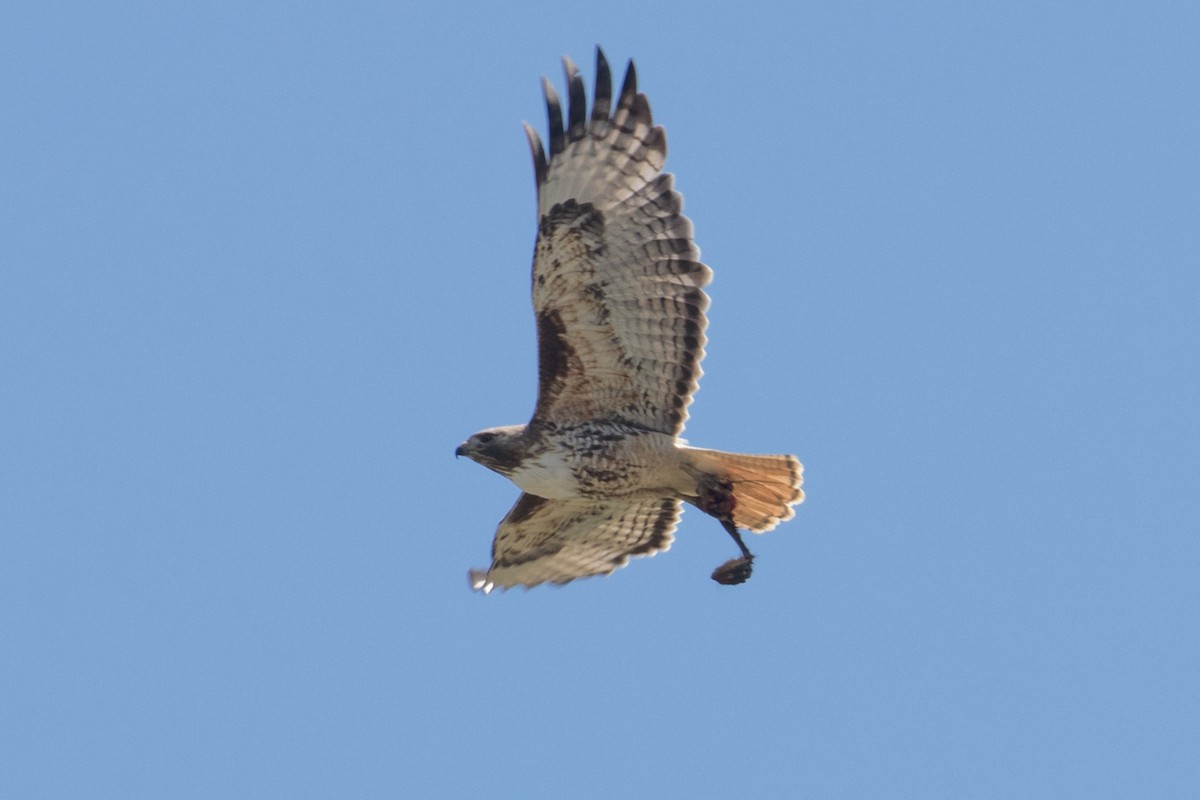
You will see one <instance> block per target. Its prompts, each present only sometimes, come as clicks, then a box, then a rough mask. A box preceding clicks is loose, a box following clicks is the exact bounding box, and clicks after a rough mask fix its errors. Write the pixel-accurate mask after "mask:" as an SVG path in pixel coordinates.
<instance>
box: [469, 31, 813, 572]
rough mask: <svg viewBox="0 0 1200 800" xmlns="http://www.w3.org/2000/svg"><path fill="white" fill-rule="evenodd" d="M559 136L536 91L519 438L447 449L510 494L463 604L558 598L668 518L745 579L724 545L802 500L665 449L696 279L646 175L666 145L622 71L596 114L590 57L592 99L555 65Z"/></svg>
mask: <svg viewBox="0 0 1200 800" xmlns="http://www.w3.org/2000/svg"><path fill="white" fill-rule="evenodd" d="M563 67H564V69H565V71H566V76H567V89H568V98H569V102H568V105H567V119H566V120H565V126H564V120H563V114H562V107H561V106H560V105H559V101H558V96H557V94H556V93H555V91H554V87H553V86H552V85H551V84H550V82H549V81H548V80H546V79H545V78H543V79H542V84H543V89H544V91H545V94H546V107H547V110H548V113H549V118H550V151H549V157H548V158H547V154H546V152H545V151H544V150H543V149H542V142H541V140H540V139H539V138H538V135H537V133H536V132H535V131H534V130H533V128H532V127H530V126H529V125H528V124H527V125H526V126H525V132H526V134H527V135H528V136H529V147H530V150H531V151H532V153H533V167H534V172H535V176H536V178H537V195H538V234H537V244H536V247H535V250H534V256H533V310H534V315H535V317H536V320H537V337H538V396H537V403H536V406H535V408H534V411H533V418H532V419H530V421H529V423H528V424H527V425H509V426H505V427H500V428H489V429H487V430H483V431H480V432H479V433H476V434H475V435H473V436H472V437H471V438H470V439H468V440H467V441H465V442H464V443H463V444H461V445H460V446H459V447H458V450H457V451H456V455H463V456H467V457H468V458H470V459H472V460H473V461H477V462H479V463H480V464H482V465H483V466H485V467H487V468H489V469H492V470H495V471H496V472H499V473H500V474H501V475H504V476H506V477H508V478H510V479H511V480H512V481H513V483H515V484H517V486H519V487H521V489H522V490H523V492H524V493H523V494H522V495H521V496H520V497H519V498H518V499H517V503H516V505H514V506H513V507H512V510H511V511H509V512H508V515H507V516H506V517H505V518H504V519H503V520H502V521H501V522H500V527H499V528H498V529H497V530H496V538H495V541H494V542H493V543H492V565H491V567H490V568H488V569H487V570H486V571H485V570H471V572H470V580H471V585H472V587H473V588H475V589H477V590H480V591H483V592H485V593H486V592H490V591H491V590H492V589H493V588H495V587H497V586H499V587H501V588H505V589H507V588H509V587H511V586H517V585H521V586H526V587H530V586H535V585H537V584H539V583H542V582H544V581H550V582H552V583H566V582H568V581H570V580H573V579H575V578H582V577H585V576H588V575H600V574H607V573H610V572H612V571H613V570H615V569H616V568H617V567H621V566H624V565H625V563H626V562H627V561H628V560H629V558H630V557H631V556H644V555H653V554H654V553H657V552H658V551H660V550H666V549H667V548H668V547H670V546H671V541H672V539H673V536H674V531H675V526H676V525H677V524H678V522H679V515H680V513H681V511H682V506H681V503H682V502H687V503H691V504H692V505H694V506H696V507H697V508H699V509H700V510H701V511H704V512H705V513H706V514H709V515H711V516H713V517H715V518H716V519H717V520H719V521H720V523H721V525H722V526H723V527H724V528H725V530H726V531H727V532H728V533H729V535H730V536H732V537H733V540H734V541H735V542H736V543H737V546H738V547H739V548H740V549H741V552H742V555H741V557H740V558H735V559H733V560H731V561H728V562H726V563H725V564H723V565H722V566H720V567H718V568H717V570H716V571H715V572H714V573H713V576H712V577H713V579H714V580H716V581H718V582H720V583H725V584H736V583H742V582H744V581H745V580H746V579H747V578H749V577H750V571H751V566H752V561H753V558H754V556H753V555H752V554H751V553H750V550H749V549H748V548H747V547H746V545H745V543H744V542H743V541H742V537H741V535H740V533H739V531H738V528H744V529H746V530H749V531H753V532H756V533H757V532H762V531H766V530H770V529H771V528H773V527H775V525H776V524H778V523H779V522H780V521H781V520H785V519H790V518H791V517H792V515H793V511H792V506H793V505H794V504H796V503H799V502H801V501H802V500H803V499H804V492H802V491H801V489H800V485H801V482H802V474H803V467H802V466H801V465H800V462H799V461H797V460H796V458H795V457H794V456H789V455H770V456H763V455H735V454H733V453H724V452H720V451H717V450H702V449H699V448H695V447H688V446H687V445H686V444H685V443H684V441H683V440H682V439H680V438H679V434H680V433H681V432H682V431H683V425H684V422H685V421H686V420H687V416H688V412H687V407H688V405H689V404H690V403H691V401H692V394H693V393H694V392H695V391H696V385H697V379H698V378H699V377H700V374H701V371H700V360H701V359H702V358H703V357H704V344H705V336H704V329H705V326H706V324H707V320H706V318H705V314H704V312H705V310H706V309H707V308H708V295H706V294H705V293H704V289H703V287H704V286H706V285H707V284H708V283H709V281H710V280H711V279H712V271H711V270H710V269H709V268H708V267H707V266H706V265H704V264H702V263H701V262H700V250H699V249H698V248H697V247H696V245H695V243H694V242H693V241H692V223H691V221H690V220H689V219H688V218H687V217H685V216H684V215H683V213H682V211H683V198H682V197H680V195H679V194H678V193H677V192H675V191H674V189H673V188H672V187H673V178H672V176H671V175H670V174H669V173H666V172H663V171H662V167H663V162H664V161H665V159H666V153H667V142H666V137H665V136H664V134H663V129H662V128H661V127H659V126H657V125H655V124H654V123H653V121H652V120H651V117H650V104H649V103H648V102H647V100H646V96H645V95H644V94H640V93H639V92H638V90H637V76H636V73H635V71H634V67H633V62H632V61H630V62H629V66H628V68H627V70H626V72H625V81H624V84H623V86H622V87H621V93H620V95H619V96H618V98H617V103H616V108H613V107H612V77H611V75H610V73H609V69H608V62H607V61H606V60H605V58H604V53H603V52H602V51H601V50H600V49H599V48H597V50H596V96H595V100H594V102H593V104H592V109H591V113H590V114H589V113H588V111H587V100H586V98H585V94H584V87H583V79H582V78H581V77H580V75H579V70H578V69H577V68H576V66H575V64H573V63H572V62H571V60H570V59H568V58H565V57H564V58H563Z"/></svg>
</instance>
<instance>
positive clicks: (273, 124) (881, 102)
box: [0, 1, 1200, 798]
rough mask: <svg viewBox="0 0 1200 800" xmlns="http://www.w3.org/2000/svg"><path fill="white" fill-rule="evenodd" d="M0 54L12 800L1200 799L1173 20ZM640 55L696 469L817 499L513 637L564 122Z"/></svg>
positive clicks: (288, 27)
mask: <svg viewBox="0 0 1200 800" xmlns="http://www.w3.org/2000/svg"><path fill="white" fill-rule="evenodd" d="M1151 5H1152V6H1153V7H1150V6H1148V5H1147V4H1143V3H1126V4H1114V3H1087V4H1084V3H1077V4H1072V3H1059V4H1044V3H1012V2H1006V3H994V4H954V3H932V4H900V5H896V4H874V3H837V4H821V5H814V4H806V3H799V4H789V5H786V6H785V5H783V4H780V5H778V6H773V5H765V4H764V5H748V4H734V5H732V6H729V7H725V8H718V9H702V8H700V7H698V6H695V5H694V4H683V3H678V2H673V1H668V2H663V3H655V4H649V5H647V4H643V3H634V2H614V3H609V4H583V5H581V6H579V7H578V8H572V7H569V6H563V5H562V4H537V3H529V2H519V3H511V4H502V3H495V4H479V5H470V4H465V5H464V4H454V3H445V4H440V5H437V4H435V5H431V6H430V7H422V8H420V9H417V8H415V7H413V6H412V5H411V4H409V5H405V4H388V3H348V4H329V5H326V6H315V5H309V4H303V3H301V4H286V3H259V2H240V3H215V4H191V5H185V4H161V3H123V4H121V3H118V4H101V3H94V4H84V3H76V4H71V3H38V4H32V3H31V4H24V5H23V6H14V5H10V6H8V7H6V10H4V11H3V12H0V103H2V105H3V112H0V132H2V135H0V140H2V141H3V143H4V146H3V148H0V219H2V220H3V224H2V226H0V272H2V276H3V283H2V286H3V289H2V291H0V375H2V376H3V378H2V380H0V408H2V409H3V411H2V413H0V637H2V645H0V715H2V723H3V724H0V761H2V762H3V763H4V764H5V766H4V768H3V769H2V770H0V796H4V797H23V798H40V797H45V798H59V797H127V798H142V797H145V798H160V797H174V798H189V797H195V798H211V797H247V798H251V797H252V798H268V797H280V798H297V797H356V798H376V797H378V798H383V797H463V796H467V795H468V794H470V795H481V796H495V797H523V798H543V797H563V796H571V797H579V798H590V797H597V798H599V797H617V796H645V797H663V798H676V797H678V798H694V797H712V796H745V797H803V796H807V797H844V798H866V797H872V798H874V797H947V798H951V797H954V798H960V797H972V798H982V797H1054V798H1065V797H1088V798H1094V797H1133V796H1138V797H1183V796H1194V795H1196V794H1198V793H1200V766H1197V764H1198V761H1197V759H1196V753H1197V752H1198V750H1200V722H1197V720H1198V719H1200V690H1198V688H1197V687H1198V686H1200V683H1198V682H1197V679H1196V676H1197V675H1198V674H1200V635H1198V634H1197V630H1198V625H1197V616H1198V612H1200V591H1198V590H1197V588H1196V587H1197V576H1198V575H1200V542H1198V539H1197V536H1196V532H1197V522H1198V520H1200V492H1198V491H1197V490H1196V483H1197V479H1198V478H1200V456H1198V455H1197V453H1198V450H1200V421H1198V420H1200V415H1198V414H1197V412H1196V409H1197V407H1200V376H1198V369H1197V367H1198V362H1197V352H1198V346H1200V323H1198V322H1197V317H1198V305H1200V302H1198V301H1200V275H1198V273H1200V270H1198V267H1200V263H1198V262H1200V259H1198V257H1197V255H1198V253H1200V246H1198V245H1200V241H1198V240H1200V235H1198V232H1197V230H1198V226H1197V221H1198V219H1200V159H1198V158H1197V150H1196V143H1197V141H1200V100H1198V98H1200V86H1198V85H1197V84H1198V83H1200V81H1198V79H1197V75H1198V72H1197V69H1196V57H1195V43H1196V41H1197V39H1198V37H1200V24H1198V23H1200V14H1198V13H1197V11H1196V9H1195V6H1194V5H1192V4H1185V3H1178V4H1174V3H1159V4H1151ZM597 43H600V44H602V45H603V46H604V47H605V49H606V51H607V53H608V56H609V58H610V60H611V61H612V62H613V63H614V65H616V64H622V63H623V62H624V61H625V59H627V58H629V57H634V58H635V59H636V60H637V63H638V68H639V73H640V77H641V86H642V88H643V89H644V90H645V91H646V92H647V93H648V94H649V97H650V100H651V105H652V107H653V109H654V112H655V117H656V119H657V120H658V121H659V122H660V123H662V124H664V125H665V126H666V129H667V134H668V141H669V144H670V155H669V157H668V162H667V163H668V168H669V169H671V170H672V171H673V172H675V173H676V176H677V179H678V184H677V185H678V187H679V188H680V190H681V191H682V192H683V194H684V197H685V199H686V203H687V206H686V208H687V212H688V214H689V215H690V216H691V218H692V219H693V221H694V223H695V225H696V232H697V241H698V243H699V244H700V246H701V248H702V249H703V252H704V257H705V260H706V262H707V263H709V264H710V265H711V266H712V268H713V269H714V271H715V275H716V279H715V282H714V284H713V285H712V287H711V292H710V293H711V296H712V300H713V306H712V311H711V315H710V321H711V324H710V328H709V334H710V336H711V342H710V346H709V349H708V353H709V355H708V358H707V360H706V361H705V365H704V366H705V372H706V375H705V379H704V381H703V383H702V387H701V391H700V393H699V395H698V396H697V401H696V403H695V405H693V407H692V420H691V422H690V424H689V427H688V432H687V435H688V437H689V439H690V440H691V441H692V442H693V443H695V444H700V445H703V446H709V447H719V448H724V449H732V450H744V451H763V452H772V451H787V452H794V453H796V454H798V455H799V456H800V458H801V460H802V461H803V462H804V463H805V466H806V484H805V489H806V490H807V493H808V499H807V501H806V502H805V503H804V505H803V506H801V507H800V508H799V509H798V514H797V517H796V519H795V520H793V521H792V522H789V523H787V524H786V525H784V526H783V527H781V528H779V529H778V530H777V531H775V532H773V533H770V534H768V535H766V536H764V537H760V538H755V539H754V540H753V542H752V546H753V547H754V549H755V550H756V552H757V553H758V555H759V559H758V563H757V569H756V571H755V576H754V578H753V580H751V581H750V582H749V583H747V584H746V585H744V586H742V587H739V588H735V589H730V588H724V587H720V586H717V585H716V584H714V583H713V582H712V581H710V580H709V578H708V574H709V572H710V571H711V569H712V568H713V567H714V566H715V565H716V564H718V563H719V562H720V561H723V560H724V559H726V558H729V557H731V556H732V555H734V552H733V550H732V546H731V544H730V542H729V540H728V538H727V537H726V536H725V534H724V533H723V532H722V531H721V530H720V528H719V526H717V525H716V524H715V523H714V522H713V521H711V520H708V519H705V518H703V517H702V516H701V515H699V514H697V513H694V512H692V513H688V514H685V519H684V523H683V525H682V527H681V529H680V531H679V534H678V538H677V541H676V542H675V545H674V546H673V548H672V549H671V551H670V552H669V553H666V554H662V555H659V556H657V557H655V558H653V559H646V560H640V561H638V562H635V563H634V564H632V565H631V566H630V567H628V568H626V569H624V570H621V571H619V572H618V573H616V574H614V575H613V576H611V577H608V578H600V579H593V580H588V581H582V582H578V583H575V584H572V585H570V586H567V587H565V588H550V587H542V588H539V589H536V590H533V591H531V592H523V591H515V592H509V593H507V594H493V595H492V596H489V597H482V596H479V595H476V594H473V593H472V592H470V591H469V590H468V588H467V583H466V570H467V568H468V567H472V566H484V565H486V563H487V558H488V552H489V546H490V541H491V536H492V532H493V530H494V528H495V525H496V523H497V522H498V520H499V519H500V517H501V516H502V515H503V514H504V513H505V512H506V511H507V509H508V508H509V506H510V505H511V503H512V501H513V499H514V498H515V496H516V489H515V488H514V487H513V486H511V485H510V484H509V483H507V482H506V481H505V480H503V479H502V478H500V477H499V476H496V475H494V474H491V473H489V472H487V471H486V470H483V469H482V468H480V467H478V466H477V465H475V464H472V463H470V462H467V461H465V460H459V461H455V459H454V458H453V451H454V447H455V445H456V444H458V442H460V441H461V440H462V439H463V438H465V437H466V436H467V435H468V434H469V433H471V432H473V431H475V430H477V429H479V428H482V427H485V426H489V425H496V424H503V423H512V422H521V421H524V420H525V419H527V417H528V415H529V413H530V410H531V408H532V403H533V393H534V388H535V350H534V337H533V324H532V316H531V314H530V309H529V298H528V294H529V289H528V285H527V281H528V273H527V270H528V263H529V258H530V254H531V249H532V242H533V232H534V216H533V215H534V194H533V178H532V171H531V166H530V164H529V157H528V153H527V149H526V145H525V142H524V138H523V134H522V132H521V129H520V124H519V123H520V122H521V121H522V120H529V121H531V122H533V123H534V124H535V125H537V126H538V127H539V128H540V129H542V130H544V126H545V121H544V110H543V108H542V104H541V96H540V91H539V88H538V83H537V79H538V77H539V76H540V75H542V74H547V75H549V76H550V77H551V78H552V79H554V80H556V81H557V82H558V83H559V85H560V86H561V71H560V67H559V61H558V59H559V56H560V55H561V54H563V53H568V54H571V55H572V56H573V57H574V58H575V60H576V61H578V62H579V63H580V65H581V66H582V67H583V69H584V74H585V78H586V80H587V81H588V85H589V87H590V86H591V79H592V77H593V73H594V69H593V66H592V58H593V55H592V53H593V48H594V46H595V45H596V44H597Z"/></svg>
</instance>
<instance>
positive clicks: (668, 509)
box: [470, 494, 680, 594]
mask: <svg viewBox="0 0 1200 800" xmlns="http://www.w3.org/2000/svg"><path fill="white" fill-rule="evenodd" d="M679 512H680V506H679V501H678V500H673V499H669V498H661V499H651V500H630V499H617V500H606V501H600V502H596V501H593V500H584V499H578V500H545V499H543V498H541V497H537V496H535V495H532V494H522V495H521V496H520V497H519V498H518V499H517V504H516V505H514V506H513V507H512V510H511V511H509V512H508V515H507V516H506V517H505V518H504V519H503V520H502V521H501V522H500V527H499V528H497V529H496V538H495V541H493V542H492V566H491V568H490V569H488V570H487V571H486V572H485V571H483V570H471V572H470V579H471V586H472V588H474V589H476V590H478V591H481V592H483V593H484V594H486V593H488V592H490V591H491V590H492V589H493V588H495V587H497V586H499V587H500V588H502V589H508V588H510V587H512V586H525V587H532V586H536V585H538V584H539V583H544V582H546V581H550V582H552V583H567V582H568V581H572V580H574V579H575V578H584V577H587V576H589V575H607V574H608V573H610V572H612V571H613V570H615V569H617V568H618V567H623V566H625V564H626V563H627V562H628V561H629V559H630V558H631V557H633V556H646V555H653V554H654V553H657V552H659V551H660V550H666V549H667V548H669V547H670V546H671V542H672V541H673V540H674V538H675V537H674V532H675V526H676V525H677V524H678V523H679Z"/></svg>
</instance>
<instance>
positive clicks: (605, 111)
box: [592, 45, 612, 122]
mask: <svg viewBox="0 0 1200 800" xmlns="http://www.w3.org/2000/svg"><path fill="white" fill-rule="evenodd" d="M611 110H612V73H611V72H610V71H609V69H608V59H607V58H605V57H604V51H603V50H602V49H601V48H600V45H596V100H595V102H594V103H593V104H592V122H607V121H608V115H609V112H610V111H611Z"/></svg>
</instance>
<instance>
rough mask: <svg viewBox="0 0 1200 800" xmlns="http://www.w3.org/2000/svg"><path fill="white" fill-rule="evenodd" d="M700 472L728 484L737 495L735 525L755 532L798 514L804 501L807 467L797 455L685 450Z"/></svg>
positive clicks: (734, 496)
mask: <svg viewBox="0 0 1200 800" xmlns="http://www.w3.org/2000/svg"><path fill="white" fill-rule="evenodd" d="M684 452H685V453H686V454H687V456H688V460H689V461H690V462H691V464H692V467H693V468H694V469H696V470H697V471H698V472H699V473H701V474H704V475H709V476H712V477H713V478H715V479H716V480H717V481H720V482H722V483H727V484H729V486H730V487H731V489H732V492H733V500H734V503H733V522H734V524H735V525H737V527H739V528H744V529H745V530H748V531H753V532H754V533H762V532H763V531H769V530H771V529H772V528H774V527H775V526H776V525H778V524H779V523H780V522H782V521H783V520H785V519H791V518H792V517H793V516H794V515H795V513H796V512H795V511H793V510H792V506H794V505H796V504H797V503H802V502H804V492H803V491H802V490H801V489H800V486H801V484H803V483H804V465H802V464H801V463H800V462H799V461H798V460H797V459H796V457H795V456H757V455H744V454H741V453H725V452H722V451H720V450H702V449H700V448H698V447H687V448H684Z"/></svg>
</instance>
